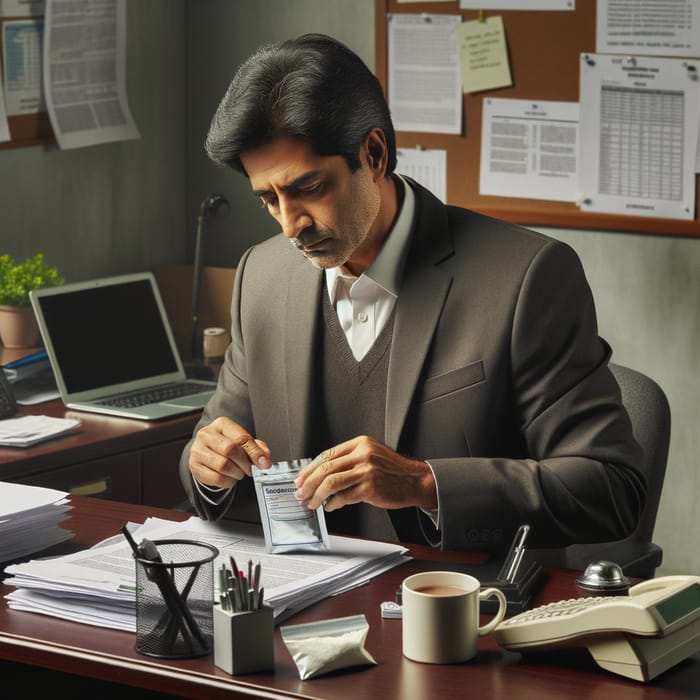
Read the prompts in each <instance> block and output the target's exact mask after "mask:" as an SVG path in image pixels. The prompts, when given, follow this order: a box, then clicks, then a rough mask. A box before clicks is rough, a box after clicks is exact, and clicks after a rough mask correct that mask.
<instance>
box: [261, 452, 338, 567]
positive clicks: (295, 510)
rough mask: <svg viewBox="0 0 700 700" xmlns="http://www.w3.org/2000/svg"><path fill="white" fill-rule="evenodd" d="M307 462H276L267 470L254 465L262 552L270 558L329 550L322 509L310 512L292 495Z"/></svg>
mask: <svg viewBox="0 0 700 700" xmlns="http://www.w3.org/2000/svg"><path fill="white" fill-rule="evenodd" d="M310 461H311V460H310V459H294V460H291V461H290V462H275V463H274V464H273V465H272V466H271V467H270V468H269V469H258V468H257V467H256V466H255V465H253V470H252V471H253V481H254V483H255V495H256V497H257V500H258V509H259V510H260V520H261V521H262V526H263V534H264V535H265V548H266V550H267V552H268V553H270V554H280V553H282V552H290V551H294V550H299V549H307V550H308V549H315V550H327V549H330V540H329V537H328V529H327V528H326V516H325V512H324V510H323V506H319V507H318V508H316V510H309V508H307V507H306V503H304V502H302V501H298V500H297V499H296V496H295V495H294V494H295V493H296V491H297V487H296V486H295V484H294V479H296V477H297V475H298V474H299V472H300V471H301V469H302V467H304V466H305V465H307V464H308V463H309V462H310Z"/></svg>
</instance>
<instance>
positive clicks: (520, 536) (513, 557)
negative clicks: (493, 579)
mask: <svg viewBox="0 0 700 700" xmlns="http://www.w3.org/2000/svg"><path fill="white" fill-rule="evenodd" d="M529 532H530V526H529V525H521V526H520V527H519V528H518V531H517V532H516V533H515V537H514V538H513V543H512V544H511V546H510V549H509V550H508V555H507V556H506V559H505V561H504V562H503V566H502V567H501V570H500V571H499V573H498V580H499V581H504V582H505V583H513V582H514V581H515V576H516V574H517V573H518V569H519V568H520V562H521V561H522V559H523V554H525V540H526V539H527V535H528V533H529Z"/></svg>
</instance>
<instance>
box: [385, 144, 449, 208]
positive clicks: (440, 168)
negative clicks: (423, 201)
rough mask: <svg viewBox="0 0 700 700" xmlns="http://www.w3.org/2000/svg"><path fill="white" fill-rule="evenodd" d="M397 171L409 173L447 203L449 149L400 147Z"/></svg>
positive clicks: (397, 152)
mask: <svg viewBox="0 0 700 700" xmlns="http://www.w3.org/2000/svg"><path fill="white" fill-rule="evenodd" d="M396 159H397V165H396V170H397V172H399V173H401V175H408V177H411V178H413V179H414V180H415V181H416V182H418V183H419V184H421V185H423V187H426V188H427V189H429V190H430V191H431V192H432V193H433V194H434V195H435V196H436V197H437V198H438V199H439V200H440V201H441V202H443V203H447V151H445V150H444V149H440V148H399V149H397V151H396Z"/></svg>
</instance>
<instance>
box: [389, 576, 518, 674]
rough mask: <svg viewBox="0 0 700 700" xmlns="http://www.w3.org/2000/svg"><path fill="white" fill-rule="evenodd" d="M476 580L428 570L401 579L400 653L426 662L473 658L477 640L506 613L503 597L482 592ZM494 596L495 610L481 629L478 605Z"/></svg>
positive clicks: (491, 590)
mask: <svg viewBox="0 0 700 700" xmlns="http://www.w3.org/2000/svg"><path fill="white" fill-rule="evenodd" d="M480 588H481V584H480V583H479V580H478V579H476V578H474V577H473V576H470V575H469V574H461V573H459V572H456V571H426V572H423V573H420V574H414V575H413V576H409V577H408V578H406V579H404V581H403V583H402V585H401V597H402V606H403V615H402V629H403V654H404V656H405V657H407V658H409V659H411V660H413V661H420V662H423V663H430V664H457V663H462V662H464V661H468V660H469V659H472V658H474V656H475V655H476V651H477V644H476V643H477V640H478V638H479V637H482V636H484V635H486V634H489V633H490V632H492V631H493V630H494V628H495V627H496V626H497V625H498V623H499V622H501V621H502V620H503V618H504V616H505V614H506V604H507V603H506V597H505V595H504V594H503V592H502V591H500V590H498V589H497V588H486V589H484V590H480ZM492 597H495V598H498V602H499V605H498V611H497V612H496V614H495V616H494V617H493V619H491V620H490V621H489V622H488V623H487V624H485V625H482V626H479V602H480V601H481V600H485V599H487V598H492Z"/></svg>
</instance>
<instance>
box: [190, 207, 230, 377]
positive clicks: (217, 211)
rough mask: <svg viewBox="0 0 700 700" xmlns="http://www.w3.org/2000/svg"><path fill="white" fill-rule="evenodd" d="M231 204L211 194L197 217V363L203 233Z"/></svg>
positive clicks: (194, 327) (194, 294) (194, 285)
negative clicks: (208, 224)
mask: <svg viewBox="0 0 700 700" xmlns="http://www.w3.org/2000/svg"><path fill="white" fill-rule="evenodd" d="M230 210H231V206H230V205H229V203H228V200H227V199H226V197H224V196H223V195H222V194H210V195H208V196H207V197H205V198H204V200H202V204H201V205H200V207H199V216H198V217H197V237H196V239H195V248H194V280H193V282H192V331H191V336H192V337H191V342H192V360H193V361H194V362H195V363H196V362H197V361H198V360H200V359H201V357H202V343H201V336H200V333H199V293H200V287H201V276H202V234H203V231H204V228H205V225H206V224H207V223H209V222H211V221H213V220H215V219H217V218H223V217H224V216H227V215H228V213H229V211H230Z"/></svg>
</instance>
